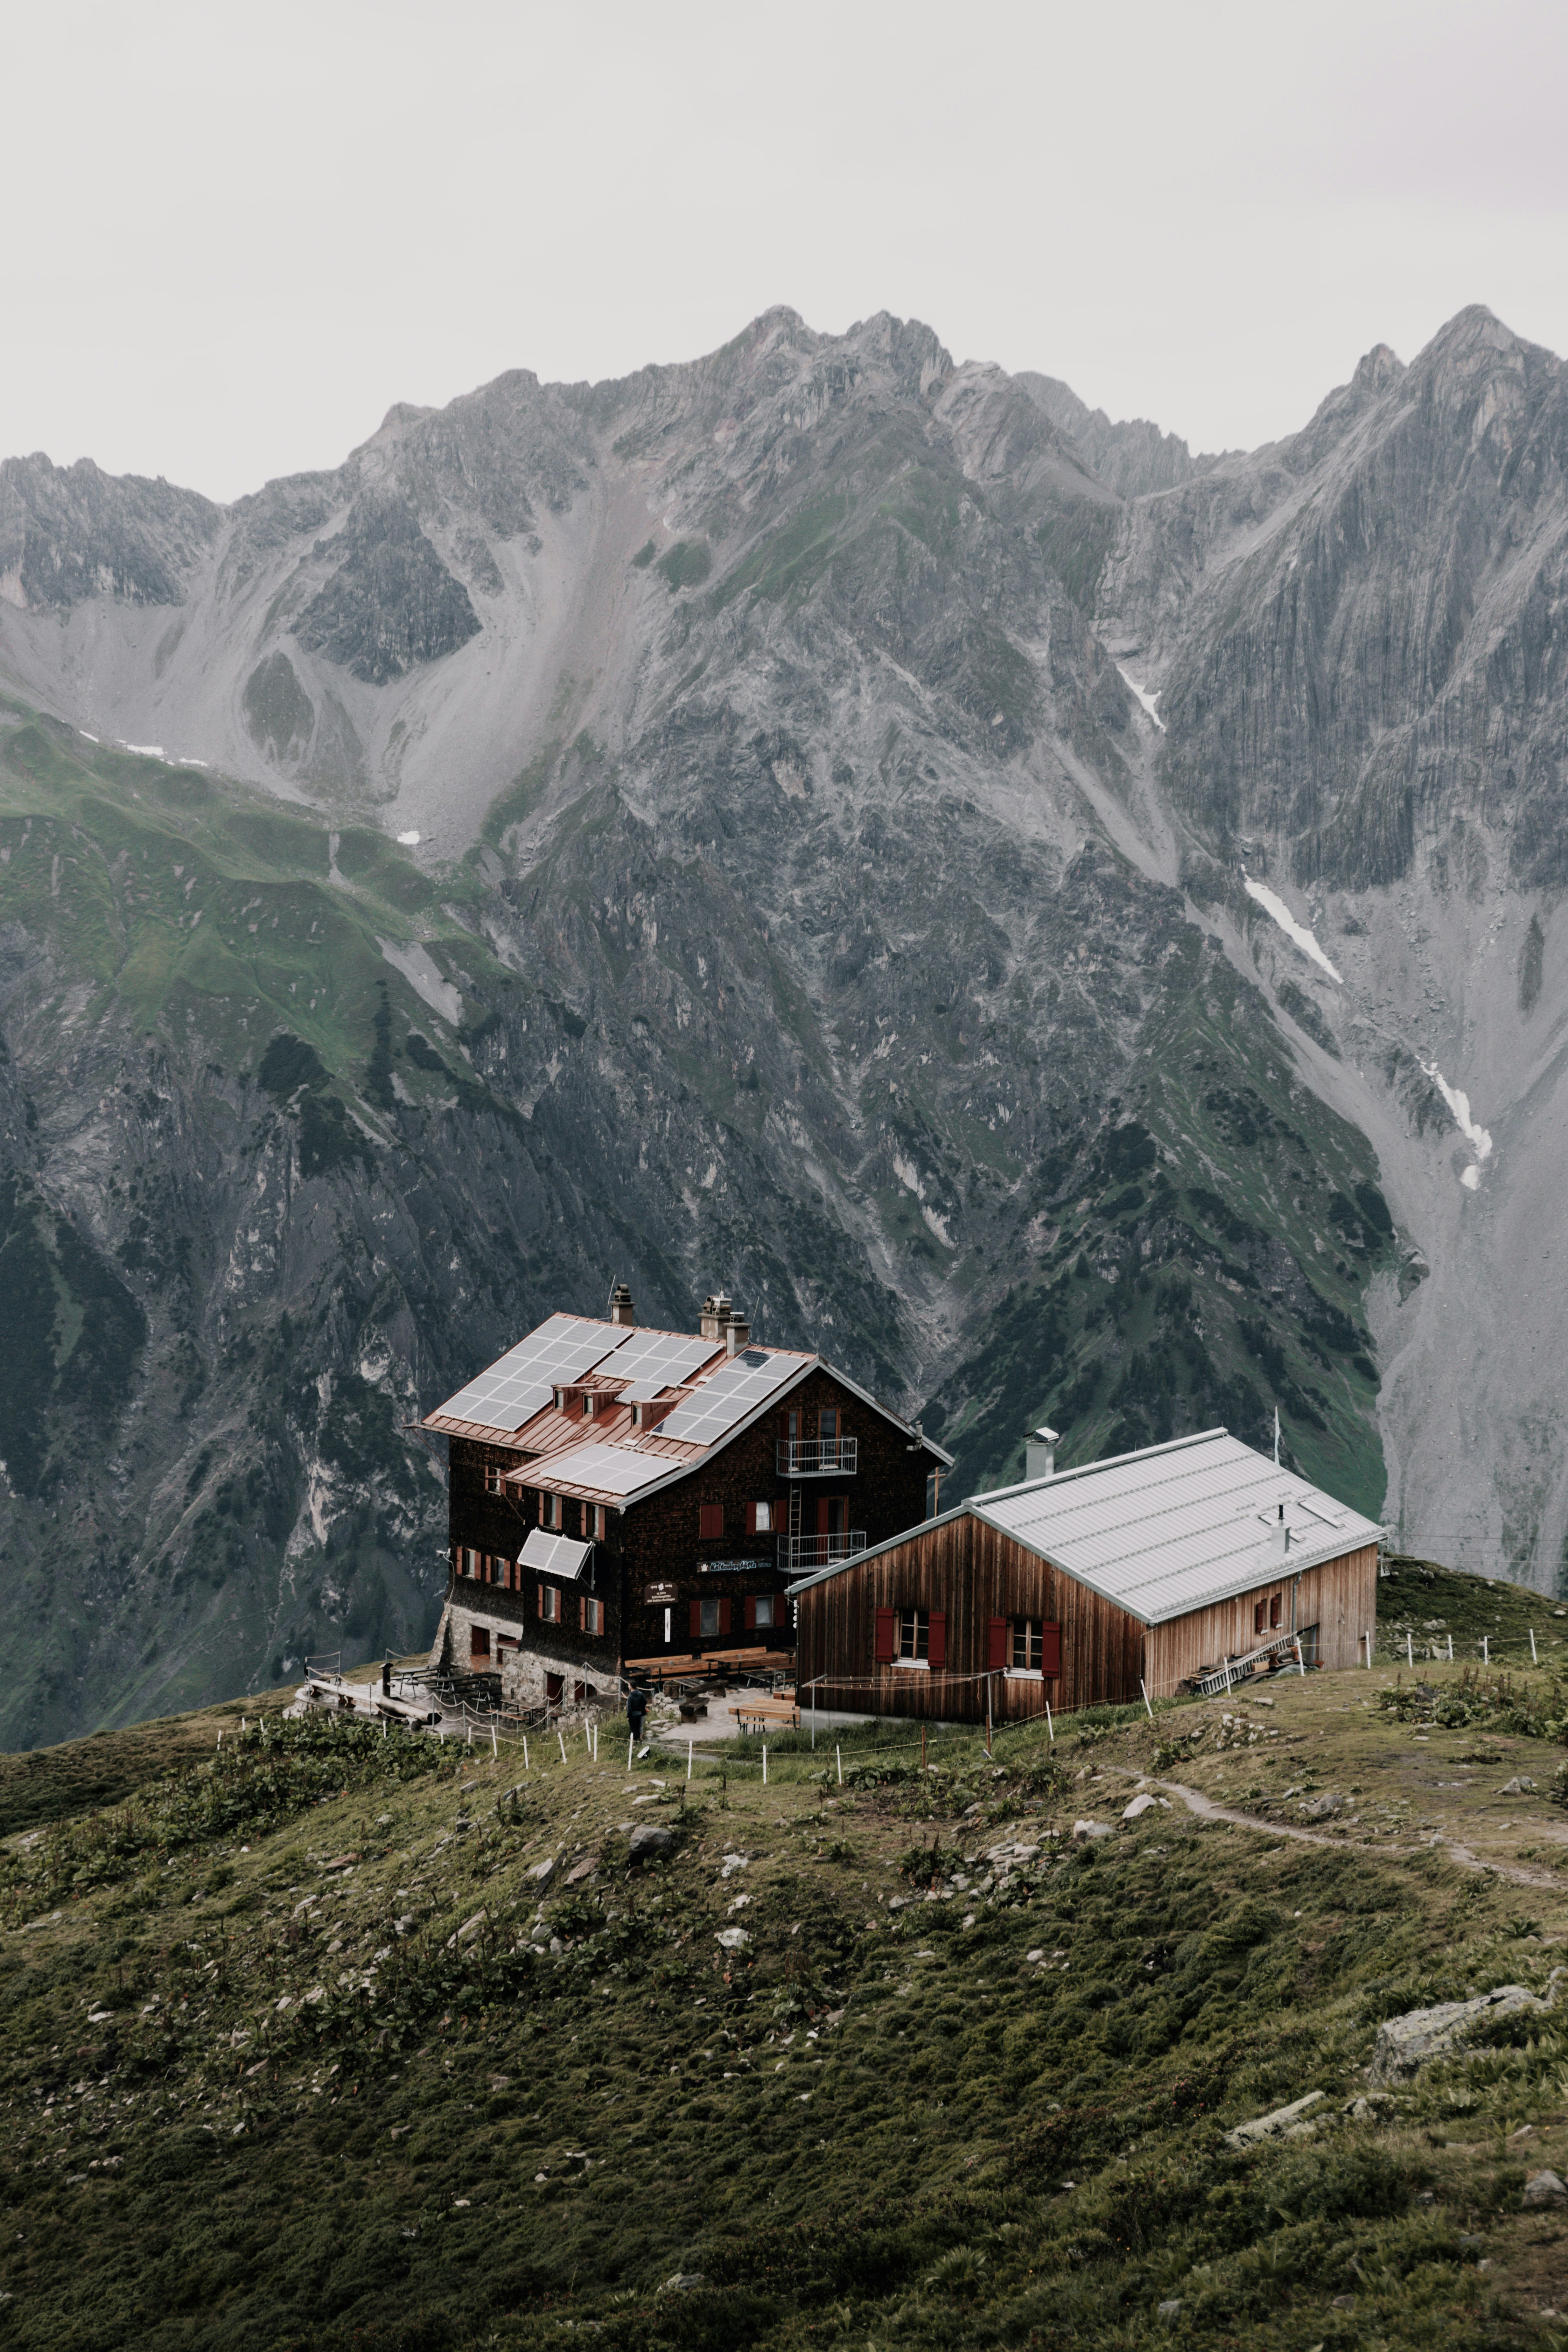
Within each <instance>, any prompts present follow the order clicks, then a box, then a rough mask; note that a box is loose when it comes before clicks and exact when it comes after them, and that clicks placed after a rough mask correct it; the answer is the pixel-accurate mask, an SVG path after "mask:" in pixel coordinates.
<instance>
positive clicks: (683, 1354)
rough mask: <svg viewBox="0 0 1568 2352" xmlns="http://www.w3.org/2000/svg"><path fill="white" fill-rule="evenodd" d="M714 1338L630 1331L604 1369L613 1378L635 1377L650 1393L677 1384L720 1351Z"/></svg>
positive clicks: (655, 1394)
mask: <svg viewBox="0 0 1568 2352" xmlns="http://www.w3.org/2000/svg"><path fill="white" fill-rule="evenodd" d="M719 1345H720V1343H719V1341H718V1340H717V1339H691V1338H689V1336H688V1334H687V1333H686V1332H684V1331H631V1332H628V1333H627V1335H626V1345H625V1346H624V1347H621V1348H617V1349H616V1353H615V1359H614V1360H613V1362H611V1363H608V1364H606V1365H605V1371H606V1372H607V1373H608V1374H609V1375H610V1377H611V1378H612V1379H613V1380H617V1381H636V1382H637V1387H638V1389H639V1391H640V1390H645V1389H646V1390H647V1393H648V1395H649V1396H658V1393H659V1391H660V1390H661V1389H672V1388H677V1387H679V1383H680V1382H681V1381H684V1380H688V1379H689V1378H690V1376H691V1374H692V1373H693V1372H694V1371H695V1370H697V1367H698V1366H699V1364H705V1363H706V1362H707V1361H708V1359H709V1357H710V1356H716V1355H717V1354H718V1352H719Z"/></svg>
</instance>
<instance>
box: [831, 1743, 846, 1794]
mask: <svg viewBox="0 0 1568 2352" xmlns="http://www.w3.org/2000/svg"><path fill="white" fill-rule="evenodd" d="M833 1758H834V1761H835V1763H836V1764H837V1767H838V1785H839V1787H840V1788H841V1789H842V1787H843V1786H844V1750H843V1748H837V1747H836V1748H834V1750H833Z"/></svg>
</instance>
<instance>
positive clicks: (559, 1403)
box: [555, 1389, 566, 1412]
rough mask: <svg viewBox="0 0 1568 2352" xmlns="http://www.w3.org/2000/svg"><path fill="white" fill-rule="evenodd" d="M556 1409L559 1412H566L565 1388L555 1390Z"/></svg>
mask: <svg viewBox="0 0 1568 2352" xmlns="http://www.w3.org/2000/svg"><path fill="white" fill-rule="evenodd" d="M555 1410H556V1412H565V1410H566V1391H565V1390H564V1389H557V1390H556V1391H555Z"/></svg>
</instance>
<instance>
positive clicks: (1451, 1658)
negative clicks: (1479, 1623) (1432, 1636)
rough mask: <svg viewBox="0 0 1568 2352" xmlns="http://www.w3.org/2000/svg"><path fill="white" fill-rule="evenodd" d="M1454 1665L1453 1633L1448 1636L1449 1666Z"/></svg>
mask: <svg viewBox="0 0 1568 2352" xmlns="http://www.w3.org/2000/svg"><path fill="white" fill-rule="evenodd" d="M1368 1654H1369V1655H1370V1651H1369V1653H1368ZM1453 1663H1454V1637H1453V1635H1452V1633H1450V1634H1449V1636H1448V1664H1450V1665H1452V1664H1453Z"/></svg>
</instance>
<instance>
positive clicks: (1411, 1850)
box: [1120, 1772, 1568, 1895]
mask: <svg viewBox="0 0 1568 2352" xmlns="http://www.w3.org/2000/svg"><path fill="white" fill-rule="evenodd" d="M1120 1777H1121V1779H1123V1780H1136V1781H1138V1782H1139V1784H1140V1785H1141V1786H1142V1788H1145V1789H1158V1790H1163V1792H1165V1793H1167V1794H1168V1795H1170V1796H1173V1797H1179V1798H1180V1799H1181V1801H1182V1802H1183V1804H1184V1805H1185V1807H1186V1809H1187V1811H1188V1812H1190V1813H1195V1814H1196V1815H1197V1817H1198V1819H1199V1820H1200V1821H1205V1822H1230V1823H1231V1824H1232V1826H1233V1827H1234V1828H1236V1829H1238V1830H1257V1831H1258V1832H1260V1833H1261V1834H1262V1835H1263V1836H1265V1837H1278V1838H1294V1839H1295V1841H1296V1842H1297V1843H1298V1844H1300V1845H1322V1846H1331V1847H1332V1848H1333V1850H1334V1851H1335V1853H1344V1851H1345V1847H1346V1841H1345V1840H1344V1839H1343V1838H1337V1837H1331V1836H1329V1835H1328V1834H1327V1832H1325V1831H1322V1830H1304V1829H1298V1828H1296V1827H1295V1826H1294V1825H1293V1824H1292V1823H1290V1822H1266V1821H1261V1820H1259V1818H1258V1815H1257V1814H1256V1813H1238V1812H1237V1811H1235V1810H1234V1808H1233V1807H1231V1806H1228V1805H1216V1804H1215V1801H1214V1799H1213V1798H1212V1797H1205V1794H1204V1792H1203V1790H1201V1789H1188V1788H1185V1787H1184V1785H1183V1783H1182V1782H1181V1781H1180V1780H1154V1779H1152V1777H1151V1776H1150V1775H1149V1774H1148V1773H1137V1772H1123V1773H1121V1775H1120ZM1436 1846H1440V1847H1441V1848H1442V1850H1443V1852H1444V1853H1445V1854H1446V1855H1447V1858H1448V1859H1449V1861H1450V1862H1457V1863H1458V1865H1459V1867H1460V1869H1461V1870H1489V1871H1491V1872H1492V1873H1493V1874H1494V1875H1495V1876H1496V1877H1498V1878H1506V1879H1507V1880H1509V1882H1510V1884H1511V1885H1515V1886H1538V1887H1542V1888H1543V1889H1544V1890H1545V1891H1546V1892H1547V1893H1549V1894H1552V1895H1562V1894H1563V1893H1565V1892H1568V1889H1565V1888H1564V1886H1563V1881H1562V1880H1561V1879H1560V1878H1554V1877H1553V1876H1552V1874H1551V1872H1550V1871H1546V1870H1526V1869H1523V1868H1522V1867H1521V1866H1520V1865H1518V1864H1510V1863H1504V1862H1482V1861H1480V1860H1479V1858H1478V1857H1477V1855H1476V1854H1475V1853H1472V1852H1471V1850H1470V1848H1469V1847H1468V1845H1458V1844H1456V1843H1453V1842H1452V1841H1451V1840H1450V1839H1448V1838H1446V1837H1437V1838H1434V1839H1433V1840H1432V1841H1431V1843H1430V1844H1428V1845H1425V1846H1400V1845H1371V1846H1363V1847H1362V1849H1361V1851H1362V1852H1363V1853H1378V1854H1385V1855H1387V1856H1388V1857H1389V1859H1390V1860H1394V1861H1402V1862H1407V1861H1408V1860H1409V1859H1410V1858H1411V1856H1412V1855H1413V1854H1416V1853H1430V1852H1431V1851H1432V1850H1433V1848H1434V1847H1436Z"/></svg>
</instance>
